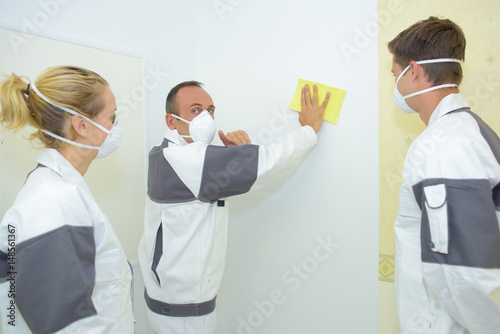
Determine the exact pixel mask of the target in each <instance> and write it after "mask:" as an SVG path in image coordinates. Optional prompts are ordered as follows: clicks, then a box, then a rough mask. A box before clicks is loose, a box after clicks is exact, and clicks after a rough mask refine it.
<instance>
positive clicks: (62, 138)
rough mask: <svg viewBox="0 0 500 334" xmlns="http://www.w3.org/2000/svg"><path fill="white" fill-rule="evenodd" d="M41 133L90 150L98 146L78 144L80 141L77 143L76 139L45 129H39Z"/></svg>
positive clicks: (96, 148)
mask: <svg viewBox="0 0 500 334" xmlns="http://www.w3.org/2000/svg"><path fill="white" fill-rule="evenodd" d="M41 131H42V132H43V133H45V134H47V135H49V136H51V137H54V138H56V139H59V140H61V141H63V142H65V143H68V144H71V145H75V146H79V147H83V148H89V149H91V150H98V149H99V147H98V146H90V145H85V144H80V143H77V142H76V141H72V140H69V139H67V138H64V137H61V136H58V135H56V134H55V133H52V132H50V131H47V130H41Z"/></svg>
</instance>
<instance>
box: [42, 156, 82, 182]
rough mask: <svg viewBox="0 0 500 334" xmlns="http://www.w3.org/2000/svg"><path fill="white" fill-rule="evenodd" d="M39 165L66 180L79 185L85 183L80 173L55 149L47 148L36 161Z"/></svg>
mask: <svg viewBox="0 0 500 334" xmlns="http://www.w3.org/2000/svg"><path fill="white" fill-rule="evenodd" d="M36 162H38V163H39V164H41V165H43V166H45V167H47V168H50V169H52V170H53V171H54V172H56V173H57V174H59V175H60V176H61V177H62V178H64V179H65V180H68V181H69V182H71V183H74V184H77V183H81V182H84V183H85V181H84V180H83V177H82V175H81V174H80V173H78V171H77V170H76V169H75V167H73V165H71V164H70V163H69V161H68V160H66V158H64V157H63V156H62V155H61V153H59V152H58V151H57V150H55V149H53V148H46V149H44V150H43V151H42V152H40V155H39V156H38V158H37V159H36Z"/></svg>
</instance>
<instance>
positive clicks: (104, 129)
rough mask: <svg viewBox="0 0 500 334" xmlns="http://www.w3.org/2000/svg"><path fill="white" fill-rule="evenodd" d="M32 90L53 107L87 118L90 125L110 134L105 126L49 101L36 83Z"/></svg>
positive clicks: (31, 86) (31, 87) (33, 84)
mask: <svg viewBox="0 0 500 334" xmlns="http://www.w3.org/2000/svg"><path fill="white" fill-rule="evenodd" d="M30 89H32V90H33V91H34V92H35V93H36V95H38V96H40V97H41V98H42V99H43V100H44V101H45V102H47V103H48V104H51V105H53V106H54V107H56V108H59V109H61V110H64V111H65V112H67V113H70V114H72V115H79V116H82V117H83V118H85V119H86V120H87V121H89V122H90V123H92V124H93V125H95V126H96V127H98V128H99V129H101V130H102V131H104V132H106V133H109V130H108V129H106V128H105V127H104V126H102V125H101V124H99V123H96V122H94V121H93V120H91V119H90V118H88V117H87V116H85V115H82V114H80V113H79V112H76V111H74V110H72V109H69V108H66V107H63V106H60V105H57V104H55V103H54V102H52V101H50V100H49V99H48V98H47V97H46V96H45V95H43V94H42V93H40V91H39V90H38V88H36V86H35V83H32V84H31V85H30Z"/></svg>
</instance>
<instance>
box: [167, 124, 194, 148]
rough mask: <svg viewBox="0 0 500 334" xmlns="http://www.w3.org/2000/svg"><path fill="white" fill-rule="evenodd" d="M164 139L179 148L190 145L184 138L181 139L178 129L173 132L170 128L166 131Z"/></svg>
mask: <svg viewBox="0 0 500 334" xmlns="http://www.w3.org/2000/svg"><path fill="white" fill-rule="evenodd" d="M164 137H165V139H167V140H168V141H170V142H172V143H174V144H175V145H177V146H184V145H187V144H189V143H188V142H187V141H186V140H185V139H184V138H182V137H181V135H180V134H179V132H177V129H174V130H171V129H170V128H169V127H168V126H167V128H166V129H165V135H164Z"/></svg>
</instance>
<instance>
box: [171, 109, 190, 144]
mask: <svg viewBox="0 0 500 334" xmlns="http://www.w3.org/2000/svg"><path fill="white" fill-rule="evenodd" d="M170 115H172V116H174V117H175V118H177V119H180V120H181V121H183V122H186V123H187V124H191V122H189V121H186V120H185V119H184V118H182V117H179V116H177V115H175V114H170ZM177 133H179V131H177ZM179 136H181V137H182V138H191V136H185V135H181V134H180V133H179Z"/></svg>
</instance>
